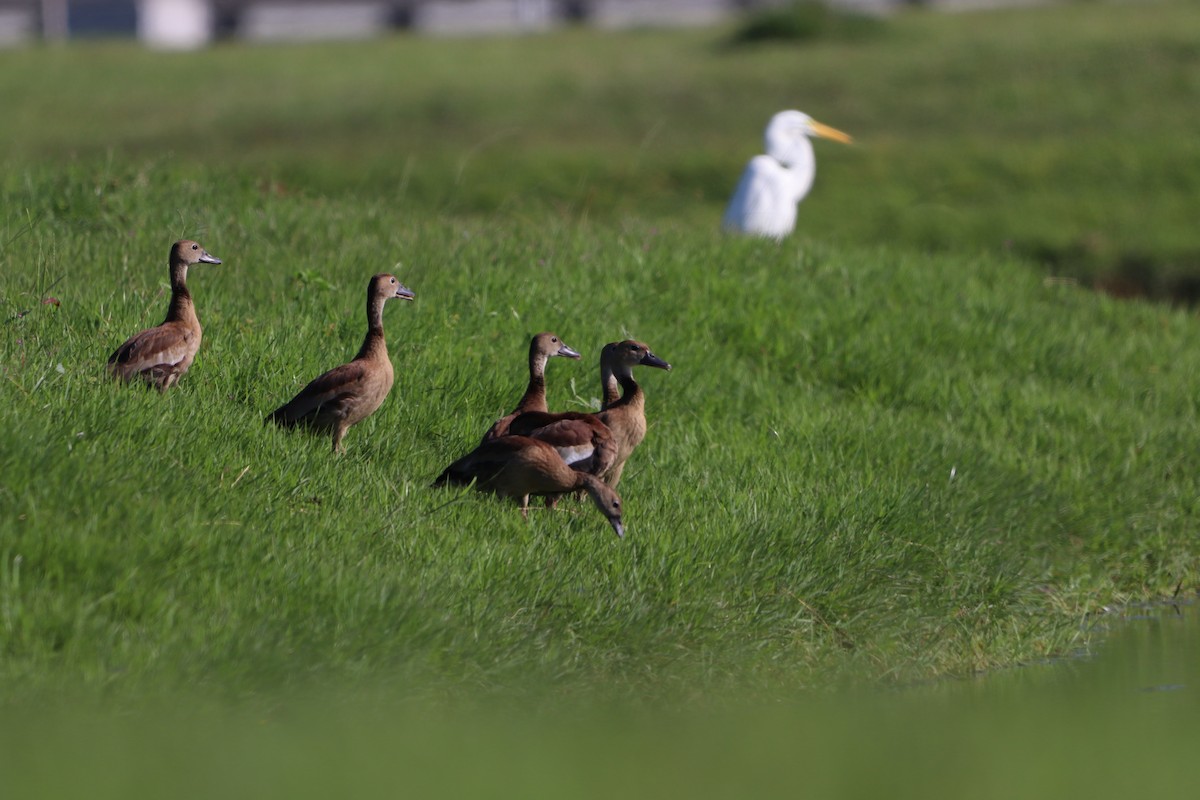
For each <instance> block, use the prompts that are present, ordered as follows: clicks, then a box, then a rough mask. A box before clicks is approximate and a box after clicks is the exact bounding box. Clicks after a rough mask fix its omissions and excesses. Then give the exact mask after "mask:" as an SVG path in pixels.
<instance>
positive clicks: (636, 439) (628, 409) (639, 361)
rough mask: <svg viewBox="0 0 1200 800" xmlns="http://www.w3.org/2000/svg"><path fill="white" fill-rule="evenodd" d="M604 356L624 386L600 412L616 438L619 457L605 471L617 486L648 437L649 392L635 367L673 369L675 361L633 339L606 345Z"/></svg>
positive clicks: (603, 359)
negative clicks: (646, 391) (622, 474)
mask: <svg viewBox="0 0 1200 800" xmlns="http://www.w3.org/2000/svg"><path fill="white" fill-rule="evenodd" d="M600 359H601V363H607V364H609V365H610V366H611V370H612V376H613V377H614V378H615V379H616V382H617V383H618V384H619V385H620V387H621V390H622V395H621V397H620V399H619V400H615V401H614V402H612V403H610V404H609V405H608V407H607V408H605V409H604V410H603V411H601V412H599V413H598V414H596V418H597V419H599V420H600V421H601V422H603V423H604V424H605V425H606V426H608V428H609V430H611V431H612V432H613V438H614V440H615V441H616V447H617V454H616V457H615V459H614V461H613V464H612V466H611V467H610V468H609V469H608V471H607V472H606V473H605V474H604V480H605V482H606V483H607V484H608V485H609V486H612V487H613V488H614V489H615V488H616V486H617V484H618V483H620V482H621V473H622V472H623V471H624V469H625V462H626V461H628V460H629V456H630V455H632V454H633V451H634V449H635V448H636V447H637V446H638V445H639V444H641V443H642V440H643V439H645V438H646V395H645V393H644V392H643V391H642V387H641V386H639V385H638V383H637V381H635V380H634V379H633V368H634V367H635V366H638V365H641V366H646V367H657V368H658V369H665V370H668V371H670V369H671V365H670V364H668V363H667V362H666V361H663V360H662V359H661V358H659V357H658V356H656V355H654V353H653V352H651V350H650V346H649V345H647V344H645V343H643V342H638V341H634V340H633V339H626V340H625V341H623V342H613V343H611V344H607V345H605V346H604V351H603V353H602V354H601V357H600Z"/></svg>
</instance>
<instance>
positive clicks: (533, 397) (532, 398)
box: [483, 332, 580, 442]
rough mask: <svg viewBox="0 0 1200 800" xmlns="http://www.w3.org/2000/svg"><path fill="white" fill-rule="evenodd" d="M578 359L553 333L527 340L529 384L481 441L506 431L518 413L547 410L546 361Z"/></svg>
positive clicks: (577, 354) (502, 434)
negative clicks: (512, 406) (557, 357)
mask: <svg viewBox="0 0 1200 800" xmlns="http://www.w3.org/2000/svg"><path fill="white" fill-rule="evenodd" d="M555 356H563V357H565V358H574V359H578V358H579V357H580V356H579V353H577V352H575V351H574V350H572V349H571V348H570V347H567V345H566V342H563V341H561V340H560V339H559V338H558V337H557V336H555V335H554V334H553V333H549V332H547V333H539V334H538V335H537V336H534V337H533V339H532V340H531V341H530V342H529V385H528V386H527V387H526V389H525V394H524V396H522V397H521V401H520V402H519V403H517V407H516V408H514V409H513V411H512V413H511V414H509V415H508V416H505V417H501V418H500V419H498V420H496V423H495V424H494V425H492V427H491V429H490V430H488V432H487V433H485V434H484V435H483V441H485V442H486V441H489V440H491V439H495V438H496V437H497V436H504V435H505V434H507V433H508V426H509V425H510V424H511V423H512V421H513V420H514V419H515V418H516V417H517V416H518V415H519V414H524V413H526V412H527V411H547V410H549V409H548V408H547V406H546V362H547V361H548V360H549V359H551V358H553V357H555Z"/></svg>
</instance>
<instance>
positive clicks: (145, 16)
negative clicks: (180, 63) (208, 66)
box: [138, 0, 213, 50]
mask: <svg viewBox="0 0 1200 800" xmlns="http://www.w3.org/2000/svg"><path fill="white" fill-rule="evenodd" d="M212 37H213V8H212V2H211V0H138V38H139V39H141V40H142V41H143V42H145V43H146V44H148V45H150V46H151V47H161V48H164V49H170V50H190V49H194V48H197V47H203V46H204V45H206V44H208V43H209V42H210V41H212Z"/></svg>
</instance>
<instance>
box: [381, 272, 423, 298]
mask: <svg viewBox="0 0 1200 800" xmlns="http://www.w3.org/2000/svg"><path fill="white" fill-rule="evenodd" d="M371 296H372V297H376V298H379V299H381V300H392V299H394V298H397V297H399V298H400V299H401V300H412V299H413V298H415V297H416V295H415V294H413V291H412V289H409V288H408V287H407V286H405V285H404V284H403V283H401V282H400V280H399V278H397V277H396V276H395V275H389V274H387V273H386V272H381V273H379V274H378V275H376V276H374V277H373V278H371Z"/></svg>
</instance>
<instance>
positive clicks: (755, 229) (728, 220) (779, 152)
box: [721, 111, 851, 239]
mask: <svg viewBox="0 0 1200 800" xmlns="http://www.w3.org/2000/svg"><path fill="white" fill-rule="evenodd" d="M810 136H820V137H823V138H825V139H833V140H834V141H835V142H842V143H843V144H848V143H849V142H850V141H851V139H850V136H849V135H847V134H845V133H842V132H841V131H839V130H837V129H836V128H831V127H829V126H828V125H822V124H821V123H820V122H817V121H816V120H815V119H813V118H812V117H810V116H809V115H808V114H805V113H803V112H800V111H780V112H779V113H778V114H776V115H775V116H773V117H771V121H770V122H769V123H767V130H766V133H765V135H764V139H765V140H766V143H767V153H766V155H758V156H755V157H754V158H752V159H750V163H749V164H747V165H746V170H745V171H744V172H743V173H742V179H741V180H740V181H738V185H737V189H736V190H734V193H733V199H732V200H730V201H729V207H728V208H727V209H725V217H724V219H723V220H722V223H721V224H722V226H723V227H724V228H725V230H727V231H730V232H732V233H747V234H751V235H753V236H764V237H768V238H771V239H783V238H784V237H785V236H787V235H788V234H790V233H791V232H792V228H794V227H795V226H796V205H797V204H798V203H799V202H800V201H801V200H803V199H804V195H806V194H808V190H809V189H810V188H812V182H813V177H814V176H815V175H816V171H817V162H816V158H815V157H814V156H813V148H812V143H811V142H809V140H808V137H810Z"/></svg>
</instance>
